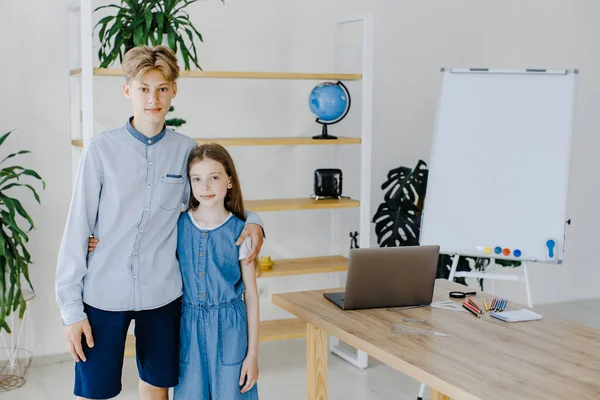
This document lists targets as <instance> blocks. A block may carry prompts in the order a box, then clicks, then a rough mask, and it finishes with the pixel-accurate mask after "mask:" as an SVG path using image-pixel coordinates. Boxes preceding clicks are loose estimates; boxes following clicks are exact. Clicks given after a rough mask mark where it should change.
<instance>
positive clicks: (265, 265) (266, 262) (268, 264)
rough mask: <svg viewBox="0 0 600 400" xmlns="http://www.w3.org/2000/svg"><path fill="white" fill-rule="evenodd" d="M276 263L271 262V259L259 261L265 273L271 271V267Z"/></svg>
mask: <svg viewBox="0 0 600 400" xmlns="http://www.w3.org/2000/svg"><path fill="white" fill-rule="evenodd" d="M274 264H275V263H274V262H273V261H271V257H270V256H269V257H261V258H260V260H259V261H258V265H260V269H262V270H263V271H266V270H269V269H271V267H272V266H273V265H274Z"/></svg>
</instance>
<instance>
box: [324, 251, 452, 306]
mask: <svg viewBox="0 0 600 400" xmlns="http://www.w3.org/2000/svg"><path fill="white" fill-rule="evenodd" d="M439 252H440V247H439V246H406V247H377V248H365V249H352V250H350V257H349V263H348V275H347V276H346V291H345V292H340V293H323V296H325V297H326V298H327V299H328V300H329V301H331V302H332V303H334V304H335V305H337V306H338V307H340V308H341V309H343V310H358V309H366V308H383V307H405V306H426V305H429V304H431V300H432V298H433V287H434V284H435V275H436V272H437V263H438V256H439Z"/></svg>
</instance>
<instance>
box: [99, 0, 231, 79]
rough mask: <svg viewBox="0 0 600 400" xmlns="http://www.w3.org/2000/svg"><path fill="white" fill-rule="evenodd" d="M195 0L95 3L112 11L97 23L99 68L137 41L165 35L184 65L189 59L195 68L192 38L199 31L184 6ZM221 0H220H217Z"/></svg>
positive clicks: (159, 40) (146, 41) (156, 39)
mask: <svg viewBox="0 0 600 400" xmlns="http://www.w3.org/2000/svg"><path fill="white" fill-rule="evenodd" d="M197 1H198V0H121V5H116V4H109V5H105V6H101V7H98V8H96V9H95V10H94V12H96V11H98V10H100V9H103V8H114V9H115V10H116V14H115V15H109V16H106V17H104V18H102V19H101V20H100V21H99V22H98V23H97V24H96V26H95V27H94V28H97V27H99V33H98V37H99V39H100V50H98V58H99V59H100V68H106V67H108V66H109V65H110V64H111V63H113V62H114V61H115V60H116V59H117V57H118V58H119V61H122V60H123V55H124V54H125V53H127V51H128V50H130V49H131V48H133V47H135V46H140V45H150V44H152V45H154V46H157V45H159V44H162V42H163V36H165V37H166V40H167V43H168V46H169V47H170V48H171V49H172V50H173V51H174V52H175V53H177V52H178V50H179V51H180V52H181V57H182V58H183V63H184V69H186V70H189V69H190V61H191V62H192V63H193V64H194V65H195V66H196V67H197V68H198V69H200V70H201V69H202V68H201V67H200V65H199V64H198V53H197V51H196V45H195V43H194V40H195V38H197V39H199V40H200V41H201V42H202V35H201V34H200V32H198V30H197V29H196V28H195V27H194V25H193V24H192V22H191V21H190V16H189V14H188V13H187V12H186V10H185V9H186V8H187V7H188V6H189V5H190V4H193V3H195V2H197ZM221 1H222V2H224V0H221Z"/></svg>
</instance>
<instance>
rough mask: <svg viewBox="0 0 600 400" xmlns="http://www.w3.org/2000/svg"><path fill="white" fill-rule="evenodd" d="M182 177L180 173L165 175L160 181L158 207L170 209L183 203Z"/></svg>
mask: <svg viewBox="0 0 600 400" xmlns="http://www.w3.org/2000/svg"><path fill="white" fill-rule="evenodd" d="M183 184H184V179H183V177H182V176H181V175H166V176H163V177H162V179H161V181H160V208H162V209H163V210H166V211H171V210H174V209H175V208H177V207H178V206H179V207H181V204H182V203H183Z"/></svg>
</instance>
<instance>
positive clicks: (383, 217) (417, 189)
mask: <svg viewBox="0 0 600 400" xmlns="http://www.w3.org/2000/svg"><path fill="white" fill-rule="evenodd" d="M428 174H429V171H428V169H427V164H426V163H425V162H424V161H423V160H419V162H418V163H417V165H416V166H415V168H414V169H411V168H408V167H399V168H395V169H393V170H391V171H390V172H388V179H387V180H386V181H385V182H384V183H383V185H381V189H382V190H386V189H388V191H387V192H386V193H385V196H384V202H383V203H382V204H380V205H379V207H378V208H377V212H376V213H375V215H374V216H373V222H374V223H375V234H376V236H377V243H378V244H379V245H380V246H381V247H394V246H417V245H418V244H419V234H420V233H421V212H422V211H423V204H424V200H425V194H426V191H427V177H428ZM465 195H468V192H465ZM489 263H490V259H489V258H486V257H466V256H461V257H460V258H459V260H458V265H457V268H456V270H457V271H473V270H475V271H484V270H485V268H486V267H487V266H488V265H489ZM495 263H496V264H498V265H502V266H504V267H518V266H520V265H521V262H520V261H513V260H495ZM451 267H452V256H449V255H447V254H440V258H439V261H438V270H437V277H438V278H444V279H448V277H449V276H450V269H451ZM455 281H456V282H459V283H462V284H463V285H466V281H465V278H463V277H460V278H455ZM478 281H479V285H480V286H481V290H483V279H478Z"/></svg>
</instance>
